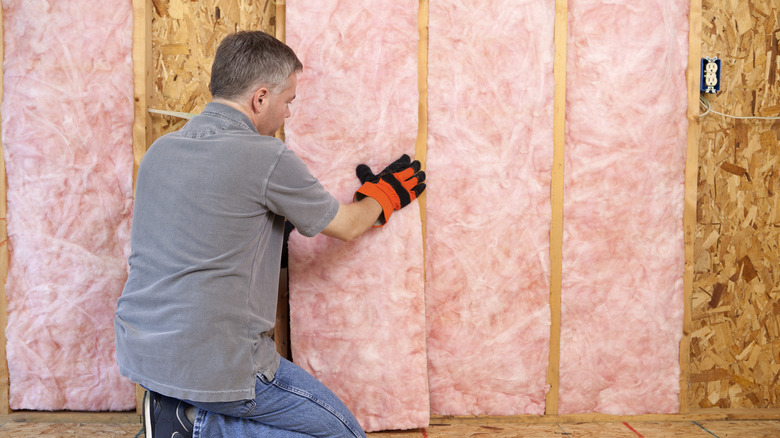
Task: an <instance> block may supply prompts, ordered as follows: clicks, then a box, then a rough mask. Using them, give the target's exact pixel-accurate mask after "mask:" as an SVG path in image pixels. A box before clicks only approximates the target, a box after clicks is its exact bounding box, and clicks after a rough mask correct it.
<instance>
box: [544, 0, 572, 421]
mask: <svg viewBox="0 0 780 438" xmlns="http://www.w3.org/2000/svg"><path fill="white" fill-rule="evenodd" d="M568 8H569V4H568V0H556V1H555V58H554V65H553V74H554V76H555V95H554V109H553V167H552V182H551V186H550V206H551V208H552V221H551V224H550V356H549V357H550V359H549V365H548V368H547V384H548V385H549V386H550V389H549V391H548V393H547V398H546V400H545V413H546V414H547V415H558V385H559V364H560V356H561V277H562V271H563V267H562V266H563V181H564V180H563V177H564V149H565V146H566V144H565V143H566V131H565V125H566V43H567V39H568V38H567V36H568V35H567V32H568V30H567V29H568V18H569V17H568V15H569V14H568Z"/></svg>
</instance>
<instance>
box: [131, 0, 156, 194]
mask: <svg viewBox="0 0 780 438" xmlns="http://www.w3.org/2000/svg"><path fill="white" fill-rule="evenodd" d="M152 66H153V64H152V1H151V0H133V88H134V92H133V94H134V98H135V120H134V122H133V188H135V178H136V175H137V173H138V165H139V164H141V158H143V156H144V153H146V150H147V149H148V148H149V145H150V144H151V142H152V136H151V130H150V129H148V128H149V127H150V126H151V124H152V118H151V116H150V115H149V111H147V109H148V108H149V101H150V93H152V90H153V85H152Z"/></svg>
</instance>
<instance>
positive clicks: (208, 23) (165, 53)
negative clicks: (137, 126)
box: [149, 0, 276, 139]
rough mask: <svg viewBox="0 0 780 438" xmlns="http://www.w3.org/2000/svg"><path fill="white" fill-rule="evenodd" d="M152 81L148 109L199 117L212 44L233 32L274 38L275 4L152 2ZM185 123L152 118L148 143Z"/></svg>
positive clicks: (205, 96) (216, 0) (246, 1)
mask: <svg viewBox="0 0 780 438" xmlns="http://www.w3.org/2000/svg"><path fill="white" fill-rule="evenodd" d="M152 3H153V8H152V64H153V65H152V67H153V69H154V72H153V75H152V78H153V79H152V80H153V88H154V89H153V90H151V92H150V96H149V97H150V99H149V102H150V103H149V105H150V106H151V107H152V108H155V109H161V110H168V111H181V112H187V113H200V112H201V110H203V107H205V106H206V103H208V102H209V101H210V100H211V94H210V93H209V78H210V77H211V63H212V61H213V60H214V54H215V53H216V51H217V46H218V45H219V42H220V41H221V40H222V38H223V37H224V36H226V35H227V34H229V33H232V32H235V31H237V30H263V31H266V32H268V33H270V34H271V35H273V34H274V30H275V25H276V1H275V0H260V1H252V0H194V1H193V0H153V1H152ZM185 122H186V120H184V119H180V118H175V117H170V116H160V115H152V126H151V127H150V129H151V130H152V139H156V138H157V137H159V136H160V135H162V134H164V133H166V132H170V131H175V130H178V129H179V128H181V127H182V126H184V123H185Z"/></svg>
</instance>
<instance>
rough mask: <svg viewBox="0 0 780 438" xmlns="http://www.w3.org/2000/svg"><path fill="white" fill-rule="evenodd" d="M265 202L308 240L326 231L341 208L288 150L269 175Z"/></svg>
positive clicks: (300, 161) (303, 164) (302, 163)
mask: <svg viewBox="0 0 780 438" xmlns="http://www.w3.org/2000/svg"><path fill="white" fill-rule="evenodd" d="M265 200H266V206H267V208H268V209H269V210H271V211H273V212H274V213H276V214H278V215H281V216H284V217H285V218H287V220H289V221H290V222H292V223H293V225H295V227H296V228H297V229H298V232H299V233H301V234H302V235H304V236H308V237H311V236H315V235H317V234H319V233H320V232H321V231H322V230H324V229H325V227H326V226H328V224H329V223H330V221H332V220H333V218H334V217H335V216H336V212H338V209H339V201H338V200H337V199H336V198H334V197H333V195H331V194H330V193H328V191H327V190H325V188H324V187H323V186H322V184H321V183H320V182H319V181H318V180H317V178H315V177H314V176H313V175H312V174H311V172H309V169H308V168H307V167H306V164H305V163H304V162H303V161H302V160H301V159H300V158H299V157H298V156H297V155H295V153H294V152H293V151H291V150H290V149H287V148H285V149H284V151H283V152H282V154H281V155H280V157H279V161H278V162H277V165H276V166H275V167H274V168H273V170H272V171H271V173H270V175H269V179H268V183H267V184H266V193H265Z"/></svg>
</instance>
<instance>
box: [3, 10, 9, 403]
mask: <svg viewBox="0 0 780 438" xmlns="http://www.w3.org/2000/svg"><path fill="white" fill-rule="evenodd" d="M3 35H4V31H3V8H0V60H5V45H4V44H3ZM1 73H2V72H0V102H2V100H3V74H1ZM7 189H8V181H7V180H6V176H5V157H4V152H3V147H2V144H0V414H8V413H10V412H11V407H10V404H9V403H10V401H9V397H10V386H11V385H10V380H9V374H8V361H7V360H6V357H7V356H6V351H5V341H6V339H5V326H6V325H7V324H8V303H7V301H6V295H5V280H6V278H8V256H9V254H8V230H7V229H6V218H7V217H8V215H7V211H8V210H7V205H6V191H7Z"/></svg>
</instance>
